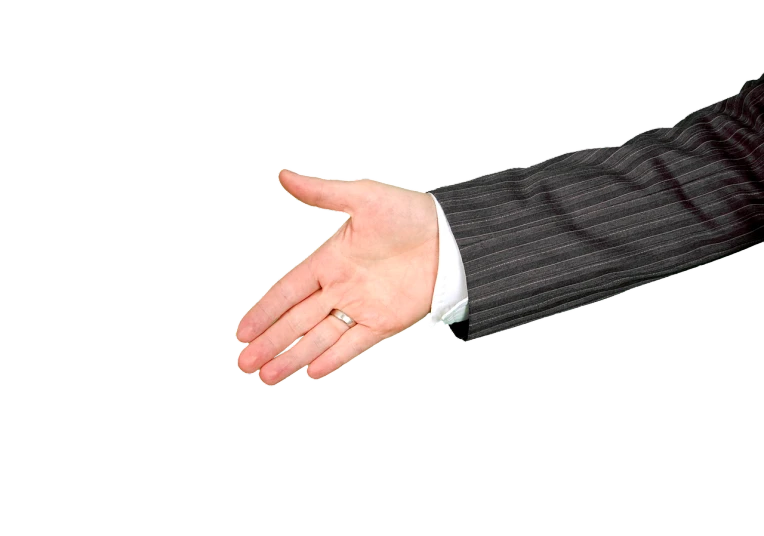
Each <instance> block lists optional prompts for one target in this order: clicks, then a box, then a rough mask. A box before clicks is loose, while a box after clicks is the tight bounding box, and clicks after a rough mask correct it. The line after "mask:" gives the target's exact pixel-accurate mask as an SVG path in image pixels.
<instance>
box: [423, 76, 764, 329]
mask: <svg viewBox="0 0 764 536" xmlns="http://www.w3.org/2000/svg"><path fill="white" fill-rule="evenodd" d="M430 193H432V194H433V195H434V196H435V197H436V198H437V200H438V202H439V203H440V205H441V207H442V208H443V211H444V213H445V214H446V217H447V219H448V222H449V224H450V226H451V230H452V231H453V233H454V236H455V238H456V241H457V244H458V246H459V251H460V253H461V257H462V260H463V262H464V269H465V273H466V275H467V290H468V295H469V318H468V319H466V320H465V321H463V322H458V323H455V324H451V329H452V330H453V332H454V333H455V334H456V336H458V337H459V338H461V339H464V340H470V339H475V338H477V337H482V336H484V335H489V334H491V333H495V332H497V331H501V330H504V329H508V328H511V327H514V326H518V325H520V324H524V323H526V322H530V321H532V320H536V319H539V318H543V317H545V316H549V315H552V314H555V313H559V312H562V311H566V310H568V309H573V308H575V307H578V306H581V305H585V304H588V303H592V302H595V301H598V300H601V299H604V298H608V297H610V296H613V295H615V294H618V293H620V292H623V291H625V290H628V289H630V288H634V287H636V286H638V285H642V284H644V283H649V282H651V281H655V280H657V279H660V278H663V277H666V276H669V275H672V274H675V273H678V272H681V271H684V270H688V269H690V268H693V267H695V266H699V265H701V264H705V263H707V262H711V261H713V260H715V259H719V258H721V257H724V256H726V255H730V254H732V253H735V252H737V251H740V250H742V249H745V248H747V247H750V246H752V245H754V244H757V243H759V242H761V241H762V240H764V75H763V76H762V77H761V78H759V79H758V80H751V81H749V82H746V84H745V85H744V86H743V88H742V89H741V91H740V93H739V94H737V95H735V96H733V97H730V98H728V99H725V100H723V101H721V102H718V103H716V104H713V105H710V106H708V107H706V108H703V109H701V110H698V111H696V112H694V113H692V114H690V115H689V116H687V117H686V118H685V119H683V120H682V121H680V122H679V123H678V124H677V125H676V126H674V127H673V128H670V129H669V128H660V129H654V130H650V131H648V132H644V133H643V134H640V135H639V136H636V137H635V138H632V139H631V140H629V141H628V142H626V143H625V144H623V145H622V146H621V147H608V148H602V149H588V150H584V151H578V152H574V153H568V154H565V155H562V156H559V157H556V158H552V159H550V160H547V161H545V162H542V163H540V164H537V165H535V166H531V167H529V168H516V169H509V170H506V171H501V172H499V173H494V174H491V175H486V176H484V177H479V178H477V179H474V180H471V181H467V182H464V183H460V184H454V185H450V186H444V187H442V188H438V189H436V190H433V191H432V192H430Z"/></svg>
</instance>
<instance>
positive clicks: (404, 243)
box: [236, 170, 438, 385]
mask: <svg viewBox="0 0 764 536" xmlns="http://www.w3.org/2000/svg"><path fill="white" fill-rule="evenodd" d="M279 180H280V181H281V184H282V186H283V187H284V188H285V189H286V190H287V191H288V192H289V193H290V194H292V195H293V196H294V197H296V198H297V199H299V200H300V201H302V202H304V203H307V204H308V205H313V206H317V207H322V208H326V209H330V210H339V211H343V212H346V213H347V214H349V215H350V218H349V219H348V220H347V221H346V222H345V223H344V224H343V225H342V227H340V228H339V230H338V231H337V232H336V233H334V236H332V237H331V238H330V239H329V240H327V241H326V242H325V243H324V244H323V245H322V246H321V247H320V248H318V249H317V250H316V251H315V252H314V253H313V254H312V255H310V257H308V258H307V259H305V260H304V261H303V262H301V263H300V264H299V265H298V266H297V267H295V268H294V269H293V270H292V271H291V272H289V273H288V274H287V275H286V276H284V277H283V278H282V279H281V280H280V281H279V282H278V283H276V284H275V285H274V286H273V287H272V288H271V289H270V290H269V291H268V292H267V293H266V295H265V296H263V298H262V299H261V300H260V301H259V302H257V303H256V304H255V306H254V307H252V309H250V311H249V312H248V313H247V314H246V315H245V316H244V318H243V319H242V320H241V323H240V324H239V329H238V331H237V333H236V336H237V338H238V339H239V340H240V341H242V342H247V343H249V345H248V346H247V347H246V348H245V349H244V350H243V351H242V353H241V355H240V356H239V368H241V370H243V371H244V372H248V373H252V372H255V371H256V370H258V369H260V378H261V379H262V380H263V381H264V382H265V383H267V384H270V385H273V384H275V383H278V382H280V381H281V380H283V379H284V378H286V377H287V376H289V375H291V374H293V373H294V372H295V371H297V370H298V369H300V368H302V367H304V366H305V365H309V366H308V375H309V376H310V377H312V378H321V377H322V376H325V375H327V374H329V373H330V372H333V371H335V370H337V369H338V368H339V367H341V366H342V365H344V364H345V363H347V362H348V361H350V360H351V359H353V358H354V357H355V356H357V355H358V354H360V353H361V352H364V351H366V350H368V349H369V348H371V347H372V346H373V345H375V344H377V343H378V342H379V341H381V340H382V339H385V338H387V337H390V336H391V335H395V334H396V333H398V332H400V331H403V330H404V329H406V328H407V327H409V326H411V325H412V324H414V323H415V322H417V321H419V320H421V319H422V318H423V317H424V316H425V315H426V314H427V313H429V311H430V305H431V303H432V294H433V290H434V287H435V277H436V275H437V271H438V219H437V213H436V209H435V202H434V201H433V199H432V197H430V196H429V195H428V194H425V193H420V192H413V191H411V190H404V189H403V188H397V187H395V186H389V185H386V184H382V183H378V182H375V181H371V180H367V179H363V180H359V181H351V182H344V181H334V180H323V179H318V178H314V177H306V176H303V175H298V174H297V173H293V172H291V171H288V170H283V171H282V172H281V173H280V174H279ZM335 308H336V309H339V310H341V311H343V312H344V313H346V314H347V315H348V316H350V318H352V319H353V320H355V321H356V323H357V324H356V325H355V326H353V327H352V328H349V327H348V326H347V325H346V324H345V323H344V322H342V321H341V320H339V319H337V318H335V317H333V316H328V315H329V313H330V312H331V310H332V309H335ZM303 335H304V337H302V339H301V340H300V341H299V342H298V343H297V344H295V345H294V346H293V347H292V348H290V349H289V351H287V352H284V353H283V354H281V355H278V354H279V353H280V352H283V351H284V349H286V348H287V347H288V346H289V345H290V344H292V343H293V342H294V341H295V340H297V339H298V338H299V337H301V336H303ZM277 355H278V357H277Z"/></svg>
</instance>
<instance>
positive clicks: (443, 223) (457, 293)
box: [429, 194, 469, 324]
mask: <svg viewBox="0 0 764 536" xmlns="http://www.w3.org/2000/svg"><path fill="white" fill-rule="evenodd" d="M429 195H430V196H432V199H433V201H435V209H436V210H437V213H438V251H439V253H438V275H437V277H436V278H435V291H434V292H433V294H432V306H431V308H430V318H431V320H432V323H433V324H436V323H438V322H444V323H446V324H453V323H456V322H461V321H463V320H465V319H466V318H467V317H468V316H469V304H468V297H467V276H466V274H465V272H464V264H463V263H462V256H461V253H460V252H459V246H458V245H457V244H456V239H455V238H454V234H453V233H452V232H451V226H450V225H449V224H448V220H447V219H446V214H445V213H444V212H443V209H442V208H441V206H440V203H439V202H438V200H437V199H436V198H435V196H434V195H432V194H429Z"/></svg>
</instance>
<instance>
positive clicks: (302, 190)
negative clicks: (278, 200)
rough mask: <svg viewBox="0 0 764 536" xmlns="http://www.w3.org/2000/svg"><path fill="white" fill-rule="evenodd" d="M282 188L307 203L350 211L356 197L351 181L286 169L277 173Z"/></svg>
mask: <svg viewBox="0 0 764 536" xmlns="http://www.w3.org/2000/svg"><path fill="white" fill-rule="evenodd" d="M279 181H280V182H281V185H282V186H283V187H284V189H285V190H286V191H287V192H289V193H290V194H292V195H293V196H294V197H296V198H297V199H299V200H300V201H302V202H303V203H305V204H307V205H311V206H314V207H320V208H326V209H329V210H339V211H342V212H347V213H348V214H350V211H351V210H352V209H353V207H354V206H355V204H356V201H357V199H358V194H357V188H355V182H353V181H334V180H326V179H319V178H317V177H308V176H305V175H300V174H299V173H295V172H294V171H289V170H288V169H282V170H281V173H279Z"/></svg>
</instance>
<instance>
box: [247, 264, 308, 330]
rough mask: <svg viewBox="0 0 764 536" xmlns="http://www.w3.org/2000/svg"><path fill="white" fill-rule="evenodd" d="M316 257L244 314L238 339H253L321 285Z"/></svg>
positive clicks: (279, 283) (288, 276)
mask: <svg viewBox="0 0 764 536" xmlns="http://www.w3.org/2000/svg"><path fill="white" fill-rule="evenodd" d="M312 258H313V255H311V256H310V257H308V258H307V259H305V260H304V261H302V262H301V263H300V264H298V265H297V266H295V267H294V268H292V270H290V271H289V273H288V274H287V275H285V276H284V277H282V278H281V279H279V280H278V282H277V283H276V284H275V285H273V286H272V287H271V289H270V290H269V291H268V292H266V294H265V296H263V297H262V299H261V300H260V301H259V302H257V303H256V304H255V305H254V307H252V309H250V310H249V312H247V314H245V315H244V318H242V319H241V322H239V329H237V330H236V338H237V339H239V340H240V341H241V342H252V340H253V339H255V337H258V336H260V335H261V334H262V333H263V332H264V331H265V330H266V329H268V328H269V327H270V326H271V324H273V323H274V322H276V320H278V319H279V317H280V316H281V315H283V314H284V313H285V312H287V311H288V310H289V309H291V308H292V307H293V306H295V305H297V304H298V303H300V302H301V301H302V300H304V299H305V298H307V297H308V296H310V295H311V294H313V293H314V292H315V291H317V290H318V289H319V288H321V286H320V285H319V283H318V280H317V279H316V277H315V275H314V274H313V270H312V269H311V260H312Z"/></svg>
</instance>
